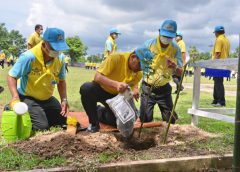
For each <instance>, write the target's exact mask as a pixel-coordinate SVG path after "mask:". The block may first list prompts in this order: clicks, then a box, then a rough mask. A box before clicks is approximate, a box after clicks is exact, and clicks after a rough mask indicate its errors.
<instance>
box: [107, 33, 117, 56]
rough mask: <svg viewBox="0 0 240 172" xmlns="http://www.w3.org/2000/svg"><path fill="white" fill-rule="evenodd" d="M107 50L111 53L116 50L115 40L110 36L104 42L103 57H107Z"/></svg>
mask: <svg viewBox="0 0 240 172" xmlns="http://www.w3.org/2000/svg"><path fill="white" fill-rule="evenodd" d="M108 51H110V52H112V54H113V53H115V52H116V51H117V44H116V41H115V40H114V39H113V38H112V37H111V36H109V37H108V39H107V41H106V43H105V50H104V58H107V57H108Z"/></svg>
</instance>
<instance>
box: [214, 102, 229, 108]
mask: <svg viewBox="0 0 240 172" xmlns="http://www.w3.org/2000/svg"><path fill="white" fill-rule="evenodd" d="M213 106H215V107H225V106H226V105H225V104H221V103H217V104H213Z"/></svg>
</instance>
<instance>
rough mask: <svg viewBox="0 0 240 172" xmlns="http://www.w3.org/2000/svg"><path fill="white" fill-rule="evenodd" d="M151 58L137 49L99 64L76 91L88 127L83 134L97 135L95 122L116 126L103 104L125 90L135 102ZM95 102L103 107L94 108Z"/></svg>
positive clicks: (142, 49)
mask: <svg viewBox="0 0 240 172" xmlns="http://www.w3.org/2000/svg"><path fill="white" fill-rule="evenodd" d="M152 58H153V55H152V53H151V52H150V50H149V49H147V48H138V49H136V50H135V51H134V52H131V53H116V54H112V55H110V56H109V57H108V58H106V59H105V61H103V63H102V64H101V66H100V67H99V68H98V70H97V72H96V74H95V77H94V80H93V81H92V82H86V83H84V84H83V85H82V86H81V87H80V94H81V100H82V105H83V107H84V109H85V111H86V113H87V115H88V118H89V123H90V125H89V127H88V129H87V131H89V132H93V133H94V132H98V131H99V129H100V127H99V122H103V123H105V124H108V125H112V126H116V118H115V116H114V114H113V112H112V111H111V109H110V108H109V106H108V105H107V103H106V100H107V99H111V98H113V97H115V96H116V95H117V94H118V93H123V92H124V91H125V90H126V89H128V87H131V89H132V91H133V96H134V98H135V100H138V98H139V90H138V83H139V81H140V80H141V78H142V72H141V70H143V69H144V68H145V66H146V65H145V63H146V62H147V61H151V60H152ZM98 102H100V103H102V104H103V105H104V107H103V106H97V103H98Z"/></svg>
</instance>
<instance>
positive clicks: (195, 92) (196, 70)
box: [191, 67, 201, 126]
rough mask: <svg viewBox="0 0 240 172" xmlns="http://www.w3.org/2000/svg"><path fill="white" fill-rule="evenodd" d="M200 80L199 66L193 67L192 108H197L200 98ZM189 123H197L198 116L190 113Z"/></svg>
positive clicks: (195, 124) (194, 124)
mask: <svg viewBox="0 0 240 172" xmlns="http://www.w3.org/2000/svg"><path fill="white" fill-rule="evenodd" d="M200 82H201V68H200V67H194V80H193V101H192V109H198V107H199V99H200ZM191 125H193V126H197V125H198V116H196V115H194V114H192V122H191Z"/></svg>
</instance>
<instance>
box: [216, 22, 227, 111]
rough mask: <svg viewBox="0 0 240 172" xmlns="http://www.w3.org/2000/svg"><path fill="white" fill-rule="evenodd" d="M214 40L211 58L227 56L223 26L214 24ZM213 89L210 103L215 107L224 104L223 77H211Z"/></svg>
mask: <svg viewBox="0 0 240 172" xmlns="http://www.w3.org/2000/svg"><path fill="white" fill-rule="evenodd" d="M213 33H215V36H216V40H215V44H214V47H213V53H212V59H225V58H228V57H229V55H230V54H229V53H230V42H229V40H228V39H227V37H226V36H225V29H224V27H223V26H216V27H215V29H214V32H213ZM213 80H214V90H213V101H212V105H213V106H216V107H222V106H226V102H225V90H224V85H223V77H213Z"/></svg>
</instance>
